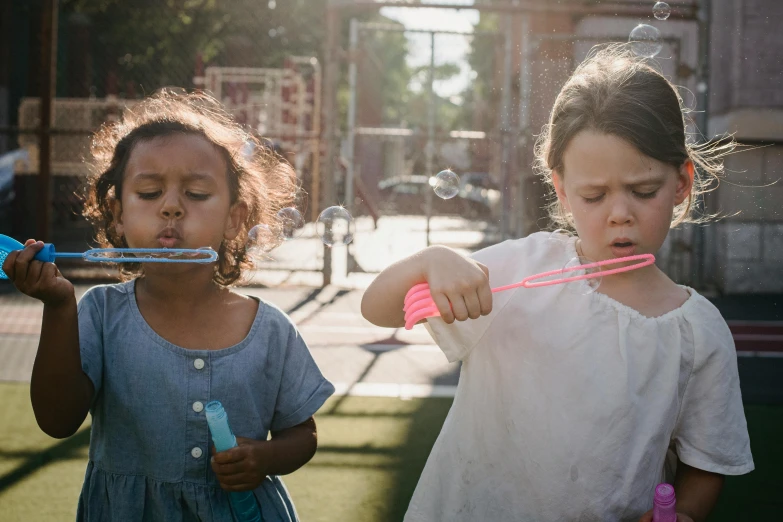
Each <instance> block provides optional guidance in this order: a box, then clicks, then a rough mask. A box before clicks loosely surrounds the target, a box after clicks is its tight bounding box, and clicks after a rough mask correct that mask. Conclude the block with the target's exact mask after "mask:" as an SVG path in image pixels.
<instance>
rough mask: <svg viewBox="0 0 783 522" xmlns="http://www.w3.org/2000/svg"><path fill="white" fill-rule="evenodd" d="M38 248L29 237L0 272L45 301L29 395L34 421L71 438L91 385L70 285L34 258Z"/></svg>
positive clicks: (84, 410)
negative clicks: (84, 368) (80, 348)
mask: <svg viewBox="0 0 783 522" xmlns="http://www.w3.org/2000/svg"><path fill="white" fill-rule="evenodd" d="M42 247H43V243H40V242H38V243H36V242H35V241H33V240H32V239H30V240H28V241H27V242H26V243H25V248H24V250H21V251H16V252H11V253H10V254H9V255H8V257H7V258H6V260H5V262H4V263H3V271H4V272H5V273H6V275H8V278H9V279H10V280H11V281H12V282H13V283H14V285H15V286H16V288H18V289H19V291H20V292H22V293H24V294H27V295H29V296H30V297H34V298H36V299H39V300H40V301H42V302H43V304H44V311H43V322H42V324H41V338H40V341H39V344H38V353H37V354H36V356H35V363H34V364H33V375H32V379H31V382H30V399H31V402H32V405H33V412H34V413H35V419H36V421H37V422H38V426H39V427H40V428H41V429H42V430H43V431H44V432H45V433H46V434H47V435H49V436H51V437H55V438H58V439H62V438H66V437H70V436H71V435H73V434H74V433H76V430H78V429H79V426H81V424H82V422H84V419H85V418H86V417H87V413H88V412H89V409H90V402H91V400H92V395H93V384H92V381H91V380H90V378H89V377H87V375H86V374H85V373H84V372H83V371H82V366H81V355H80V353H79V321H78V318H77V312H76V296H75V295H74V290H73V285H72V284H71V283H70V281H68V280H67V279H65V278H64V277H63V276H62V274H61V273H60V271H59V270H58V269H57V267H56V266H55V265H54V264H53V263H42V262H40V261H35V260H33V256H35V254H36V253H37V252H38V251H39V250H40V249H41V248H42Z"/></svg>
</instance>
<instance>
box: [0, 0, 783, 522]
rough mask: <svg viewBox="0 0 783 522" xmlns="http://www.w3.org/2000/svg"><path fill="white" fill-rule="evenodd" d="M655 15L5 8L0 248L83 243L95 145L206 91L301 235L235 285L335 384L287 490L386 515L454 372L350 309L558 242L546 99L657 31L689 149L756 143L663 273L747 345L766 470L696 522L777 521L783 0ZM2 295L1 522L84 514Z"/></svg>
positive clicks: (744, 374) (435, 5) (534, 9)
mask: <svg viewBox="0 0 783 522" xmlns="http://www.w3.org/2000/svg"><path fill="white" fill-rule="evenodd" d="M655 4H656V2H654V1H652V0H644V1H640V0H616V1H604V0H558V1H554V0H553V1H544V0H420V1H418V0H406V1H393V0H389V1H383V0H378V1H374V0H220V1H218V0H155V1H153V0H133V1H120V0H5V1H4V2H2V3H0V233H2V234H7V235H11V236H13V237H15V238H17V239H19V240H22V241H24V239H26V238H28V237H36V238H39V239H43V240H46V241H49V242H53V243H55V244H56V245H57V248H58V250H61V251H65V250H68V251H78V250H80V249H81V250H85V249H87V248H90V247H91V246H92V245H93V239H92V237H93V232H92V229H91V227H90V226H89V224H88V223H86V221H85V220H84V219H83V218H82V217H81V216H80V210H81V205H82V201H81V197H80V196H81V190H82V187H83V184H84V179H85V176H86V175H87V170H86V167H85V165H84V162H83V159H84V157H85V155H86V154H87V152H88V150H89V145H90V140H91V135H92V133H93V132H95V131H96V130H97V129H98V128H99V127H100V126H101V125H103V124H105V123H107V122H112V121H115V120H116V119H117V118H118V117H119V115H120V114H121V112H122V110H123V109H124V108H126V107H132V106H133V104H134V103H137V102H138V101H139V100H140V99H142V98H143V97H144V96H146V95H149V94H151V93H153V92H155V91H157V90H158V89H161V88H163V87H168V88H178V89H185V90H187V91H192V90H196V89H203V90H207V91H209V92H211V93H212V94H213V95H214V96H216V97H217V98H218V99H220V100H221V101H222V102H223V103H224V104H225V106H226V107H227V109H228V110H229V111H230V112H231V113H232V114H233V115H234V116H235V118H236V119H237V121H239V122H240V123H241V124H242V125H244V126H245V127H246V129H247V130H248V132H252V133H254V134H256V135H257V136H259V137H261V138H263V139H264V140H266V142H267V144H268V145H269V146H270V147H271V148H274V149H275V150H276V151H278V153H279V154H280V155H281V156H282V157H283V158H284V159H285V160H286V161H288V162H290V163H291V165H292V166H293V167H294V168H295V170H296V172H297V175H298V177H299V181H300V184H301V186H302V191H301V195H300V198H299V200H298V202H297V209H298V210H299V212H300V213H301V215H302V217H303V218H304V223H305V224H304V227H302V229H301V230H300V231H299V232H298V233H297V237H295V238H290V239H291V240H290V241H285V242H284V243H283V244H282V245H281V246H280V247H278V248H277V249H276V250H274V251H273V252H271V253H270V255H269V257H268V258H267V259H265V260H263V261H262V262H259V264H258V266H257V270H256V272H255V273H254V275H253V277H252V279H251V285H250V286H249V287H247V288H246V289H245V290H246V291H247V292H248V293H255V294H256V295H259V296H262V297H263V298H265V299H269V300H271V301H273V302H275V303H276V304H278V305H279V306H281V307H282V308H283V309H284V310H286V311H287V312H289V313H290V314H291V315H292V317H294V319H295V320H297V324H299V325H300V327H301V329H302V332H303V335H304V337H305V338H306V339H307V341H308V344H309V345H310V346H311V349H312V350H313V353H314V356H315V357H316V360H317V361H318V363H319V365H320V366H321V367H322V368H323V369H324V372H325V374H326V375H327V377H329V378H330V380H333V382H335V383H336V384H337V385H338V386H337V387H338V391H339V394H338V396H337V397H336V398H335V399H333V400H332V401H331V402H330V403H328V406H327V407H326V408H325V409H324V410H323V412H322V413H321V414H319V415H321V417H320V419H319V426H321V425H322V422H323V425H324V426H326V428H325V429H324V431H323V432H322V433H324V435H323V439H322V441H323V443H322V447H321V450H319V454H318V456H317V457H316V459H315V460H314V461H313V463H312V464H311V465H310V466H308V467H306V468H305V469H303V470H302V471H299V472H297V473H295V474H294V475H292V476H291V478H290V482H289V485H291V487H292V490H293V494H294V499H295V501H296V502H297V506H299V509H300V510H302V511H303V513H304V514H306V515H307V517H306V519H307V520H310V519H312V520H389V521H391V520H400V519H401V518H402V514H403V513H404V511H405V508H406V506H407V502H408V499H409V498H410V494H411V493H412V491H413V487H414V486H415V483H416V479H417V477H418V473H419V472H420V470H421V467H422V466H423V463H424V459H426V456H427V454H428V452H429V448H430V446H431V444H432V442H433V441H434V438H435V436H436V435H437V432H438V430H439V428H440V425H441V423H442V422H443V418H444V417H445V415H446V412H447V411H448V407H449V405H450V401H451V397H453V393H454V390H455V389H456V388H455V386H456V383H457V379H458V372H459V368H458V367H457V366H455V365H448V364H447V363H446V361H445V358H443V356H442V354H441V353H440V352H439V351H438V349H437V347H435V346H433V345H432V344H431V340H430V339H429V338H428V337H427V335H426V333H424V332H423V331H420V330H419V328H416V329H414V331H412V332H405V331H392V332H390V331H387V330H383V329H378V328H375V327H372V326H371V325H369V323H366V321H364V320H363V319H362V318H361V316H360V313H359V301H360V298H361V291H362V289H363V288H364V287H366V285H367V284H368V283H369V281H371V280H372V278H373V277H374V276H375V275H376V274H377V273H378V272H379V271H380V270H382V269H383V268H385V267H386V266H388V265H389V264H391V263H392V262H394V261H396V260H398V259H401V258H402V257H405V256H407V255H410V254H412V253H414V252H416V251H418V250H420V249H421V248H424V247H425V246H427V245H431V244H444V245H448V246H451V247H453V248H455V249H457V250H459V251H461V252H464V253H469V252H472V251H475V250H477V249H479V248H482V247H484V246H488V245H491V244H493V243H496V242H499V241H502V240H504V239H509V238H515V237H521V236H525V235H527V234H530V233H532V232H535V231H538V230H543V229H547V228H548V227H549V222H548V219H547V216H546V213H545V210H544V207H545V204H546V198H545V196H546V190H545V187H544V186H543V185H542V184H541V183H540V181H539V180H538V178H537V177H536V175H535V173H534V171H533V169H532V166H531V164H532V161H533V145H534V143H535V140H536V137H537V135H538V134H539V132H540V130H541V127H542V126H543V125H544V124H545V123H546V121H547V118H548V115H549V111H550V109H551V107H552V104H553V102H554V99H555V96H556V95H557V93H558V91H559V89H560V87H561V85H562V84H563V83H564V81H565V80H566V79H567V78H568V76H569V74H570V73H571V72H572V71H573V69H574V68H575V67H576V66H577V65H578V64H579V62H580V61H581V60H582V59H583V58H584V57H585V56H586V54H587V53H588V51H589V50H590V48H591V47H592V46H594V45H596V44H601V43H606V42H614V41H618V42H626V41H628V40H629V35H630V34H631V32H632V30H634V28H635V27H637V26H638V25H639V24H648V25H651V26H653V27H654V28H655V29H656V30H657V32H658V36H657V37H656V38H655V39H654V41H653V42H652V45H653V47H655V49H656V51H657V52H655V53H651V54H652V56H650V57H649V60H650V63H651V64H652V65H653V66H654V67H657V68H659V69H660V70H661V71H662V72H663V73H664V74H665V75H666V76H667V77H668V78H669V79H670V80H671V81H672V82H673V83H674V84H675V85H677V87H678V91H679V93H680V95H681V97H682V98H683V100H684V103H685V105H686V106H687V107H688V108H689V109H691V112H690V113H689V119H690V121H689V126H688V132H689V135H690V139H691V140H692V141H693V142H695V143H706V142H712V141H714V140H716V139H718V138H719V137H720V136H722V135H725V134H727V133H728V134H733V135H734V137H735V138H736V139H737V140H738V141H739V142H741V143H743V144H746V145H749V146H750V147H749V149H748V150H745V151H743V152H740V153H737V154H734V155H731V156H729V157H728V158H727V159H726V166H727V176H726V179H725V180H724V182H722V183H721V184H720V185H719V186H718V187H717V188H716V189H715V190H714V191H712V192H710V193H709V194H707V195H706V196H705V197H704V198H703V199H702V200H700V201H699V202H698V205H699V208H700V209H701V210H702V211H704V212H705V213H707V214H711V213H719V214H721V216H722V218H721V219H720V220H718V221H714V222H712V223H709V224H706V225H698V226H695V225H689V226H683V227H679V228H678V229H676V230H674V231H672V233H671V234H670V235H669V237H668V238H667V241H666V243H665V245H664V247H663V249H662V251H661V252H660V253H659V255H658V256H657V259H658V260H657V262H658V265H659V266H660V267H661V268H662V269H663V270H664V271H665V272H666V273H668V274H669V276H670V277H672V279H674V280H675V281H676V282H678V283H681V284H685V285H689V286H692V287H694V288H696V289H697V290H698V291H700V292H701V293H703V294H704V295H706V296H708V297H709V298H710V299H711V300H712V301H713V302H714V303H715V304H716V305H717V306H718V307H719V309H720V310H721V312H722V313H723V315H724V317H725V318H726V319H727V321H728V323H729V326H730V328H731V330H732V332H733V334H734V339H735V344H736V346H737V350H738V355H739V368H740V375H741V380H742V387H743V397H744V399H745V403H746V415H747V416H748V421H749V426H750V428H751V438H752V445H753V448H754V455H756V463H757V468H758V469H757V471H756V472H754V473H752V474H751V475H749V476H747V477H741V478H736V479H731V480H730V481H729V482H728V483H727V489H726V493H725V494H724V497H723V498H722V500H721V504H720V509H718V510H716V514H715V515H714V516H713V518H712V519H711V520H773V519H775V516H776V515H774V514H773V513H779V512H780V509H779V508H781V507H783V504H781V501H780V500H779V499H778V497H777V495H776V493H775V491H777V489H779V487H780V486H783V484H782V483H781V479H780V478H779V477H778V473H777V471H776V470H777V469H778V468H779V466H781V465H783V450H781V449H780V448H779V447H778V442H776V441H778V440H779V437H780V434H781V433H783V407H781V404H782V403H783V378H782V377H783V317H781V316H783V305H781V301H782V300H783V299H782V296H783V210H781V208H783V205H781V203H783V186H782V185H781V182H780V179H781V176H782V175H783V58H782V57H783V33H782V32H781V31H780V30H779V27H778V26H779V21H780V20H781V19H783V2H780V1H778V0H682V1H672V2H668V9H667V10H666V12H665V13H662V12H658V11H654V5H655ZM648 43H649V42H648ZM446 169H450V170H451V171H453V172H454V173H456V174H457V176H458V178H457V180H456V182H455V184H454V187H452V188H453V189H454V190H453V193H454V197H451V198H449V199H444V198H442V197H439V196H438V194H435V193H434V191H433V190H432V185H433V183H432V180H433V176H435V175H436V174H438V173H439V172H441V171H443V170H446ZM334 205H342V206H344V207H345V208H346V210H348V211H349V212H350V214H351V216H352V219H353V220H352V222H351V227H352V238H353V241H352V242H350V243H349V244H342V243H340V244H335V245H334V246H330V245H325V244H324V242H323V241H322V238H321V237H319V236H321V235H322V230H320V229H319V226H318V223H317V219H318V216H319V214H320V213H321V212H322V211H323V210H324V209H326V208H328V207H331V206H334ZM58 264H59V261H58ZM61 269H62V270H63V272H64V273H65V274H66V275H67V276H68V277H69V278H71V279H73V280H74V281H75V282H76V283H77V286H78V288H77V291H83V290H84V289H86V288H87V287H88V285H89V284H92V283H94V282H96V281H98V282H104V281H112V280H114V278H116V275H117V274H116V271H115V270H114V269H113V268H112V267H111V266H96V265H94V264H92V265H90V264H88V263H80V262H73V261H72V262H66V261H64V262H63V263H62V264H61ZM0 294H2V295H0V381H1V382H0V397H3V398H4V399H5V400H4V401H2V403H3V404H4V406H2V408H7V410H2V409H0V412H2V413H4V414H5V418H17V417H18V418H19V419H21V420H20V421H19V423H20V424H19V426H20V428H19V429H18V430H13V429H8V428H7V427H4V428H3V430H6V431H5V432H3V433H2V436H3V441H2V442H0V500H2V501H3V502H5V501H8V502H11V503H13V505H14V506H15V507H14V510H12V511H11V513H12V515H13V517H18V518H12V519H13V520H16V519H19V520H22V519H24V520H36V519H38V516H39V515H40V513H41V509H43V508H42V505H47V503H46V502H42V500H41V499H42V496H41V493H40V492H41V491H44V490H45V491H48V492H51V491H53V490H54V491H58V492H59V493H57V494H55V495H54V496H55V497H56V498H54V500H51V506H53V507H51V510H50V511H45V512H46V513H48V515H47V519H50V520H53V519H59V518H58V517H64V518H62V519H68V518H73V515H72V513H73V511H74V509H75V498H76V497H75V495H77V494H78V488H79V487H80V480H81V477H80V474H83V469H84V462H85V460H84V459H85V458H86V453H85V452H86V447H87V442H88V437H89V427H88V426H86V427H85V428H84V430H83V431H81V432H80V433H79V434H77V435H76V436H74V437H73V438H72V439H69V440H68V441H65V442H63V443H60V444H54V445H53V444H52V441H51V440H50V439H47V438H46V437H45V436H42V435H41V434H40V432H38V431H37V429H36V427H35V425H34V420H33V419H32V417H31V415H32V414H31V412H30V411H29V401H28V399H27V397H26V391H27V390H26V386H27V385H26V383H27V382H28V381H29V373H30V371H31V368H32V363H33V360H34V355H35V346H36V340H37V337H36V335H37V333H38V329H39V328H40V312H41V311H40V306H39V305H38V304H37V303H35V302H31V301H29V300H25V299H24V298H22V297H21V296H19V295H17V294H15V293H14V292H13V291H12V289H11V288H10V287H9V285H7V284H0ZM6 426H8V425H6ZM3 447H5V448H6V449H5V450H4V449H3ZM58 484H65V486H63V488H64V489H58ZM324 484H342V486H339V487H337V490H338V492H335V488H334V487H333V486H330V487H326V486H324ZM9 505H10V504H9ZM63 513H65V514H67V516H66V515H63ZM744 516H747V517H749V518H743V517H744ZM732 517H733V518H732ZM770 517H771V518H770Z"/></svg>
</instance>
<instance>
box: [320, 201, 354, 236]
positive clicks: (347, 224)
mask: <svg viewBox="0 0 783 522" xmlns="http://www.w3.org/2000/svg"><path fill="white" fill-rule="evenodd" d="M352 225H353V218H352V217H351V214H349V213H348V211H347V210H345V209H344V208H343V207H341V206H334V207H329V208H327V209H326V210H324V211H323V212H321V215H320V216H318V223H317V226H318V232H319V235H320V236H321V241H323V243H324V245H327V246H332V245H335V244H337V243H342V244H344V245H347V244H348V243H350V242H351V241H353V233H352V232H351V228H352Z"/></svg>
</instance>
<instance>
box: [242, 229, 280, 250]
mask: <svg viewBox="0 0 783 522" xmlns="http://www.w3.org/2000/svg"><path fill="white" fill-rule="evenodd" d="M275 239H276V238H275V234H274V232H272V229H271V228H269V225H265V224H263V223H262V224H260V225H256V226H254V227H253V228H251V229H250V230H249V231H248V233H247V244H246V245H245V250H246V251H247V253H248V254H250V255H251V256H259V255H262V254H265V253H267V252H269V250H271V248H272V247H273V246H274V245H275V243H276V241H275Z"/></svg>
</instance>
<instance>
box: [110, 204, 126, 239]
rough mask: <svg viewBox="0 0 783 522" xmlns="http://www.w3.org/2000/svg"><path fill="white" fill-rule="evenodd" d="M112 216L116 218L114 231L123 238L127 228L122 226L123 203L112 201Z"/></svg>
mask: <svg viewBox="0 0 783 522" xmlns="http://www.w3.org/2000/svg"><path fill="white" fill-rule="evenodd" d="M111 214H112V217H113V218H114V231H115V232H116V233H117V235H118V236H122V235H123V234H125V226H124V225H123V224H122V202H121V201H120V200H118V199H112V200H111Z"/></svg>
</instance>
